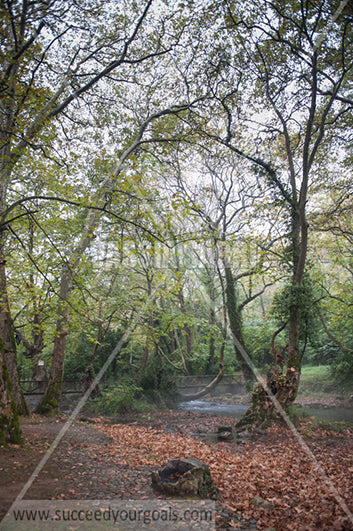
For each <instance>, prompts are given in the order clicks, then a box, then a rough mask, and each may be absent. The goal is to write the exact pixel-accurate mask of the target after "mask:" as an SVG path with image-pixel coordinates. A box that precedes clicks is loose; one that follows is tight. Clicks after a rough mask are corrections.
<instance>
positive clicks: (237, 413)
mask: <svg viewBox="0 0 353 531" xmlns="http://www.w3.org/2000/svg"><path fill="white" fill-rule="evenodd" d="M179 407H180V409H182V410H183V411H190V412H191V413H206V414H208V415H216V416H219V417H233V418H240V417H242V416H243V415H244V413H245V412H246V411H247V409H248V408H249V406H247V405H244V404H227V403H224V402H207V401H206V400H191V401H189V402H181V403H180V404H179ZM298 408H299V406H298ZM302 409H303V410H304V411H305V412H306V413H308V414H309V415H310V416H312V417H315V418H317V419H321V420H328V421H331V422H340V421H345V422H352V423H353V405H352V407H340V406H339V407H325V406H323V407H318V406H305V407H304V406H303V407H302Z"/></svg>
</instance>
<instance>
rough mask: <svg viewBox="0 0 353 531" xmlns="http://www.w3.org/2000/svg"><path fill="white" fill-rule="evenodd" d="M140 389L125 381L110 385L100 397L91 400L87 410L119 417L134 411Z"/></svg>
mask: <svg viewBox="0 0 353 531" xmlns="http://www.w3.org/2000/svg"><path fill="white" fill-rule="evenodd" d="M140 393H141V387H138V386H137V385H135V384H134V383H131V382H128V381H125V382H121V383H116V384H111V385H110V386H109V387H107V388H106V389H104V390H103V391H102V393H101V396H100V397H98V398H95V399H94V400H92V402H91V403H90V405H89V409H90V410H91V411H94V412H95V413H98V414H100V415H109V416H114V415H121V414H127V413H132V412H133V411H135V410H136V404H137V398H138V397H139V396H140Z"/></svg>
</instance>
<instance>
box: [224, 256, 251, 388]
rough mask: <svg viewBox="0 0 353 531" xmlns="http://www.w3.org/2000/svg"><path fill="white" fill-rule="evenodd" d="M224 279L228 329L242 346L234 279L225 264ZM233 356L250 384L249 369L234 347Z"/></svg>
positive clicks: (242, 340) (240, 321)
mask: <svg viewBox="0 0 353 531" xmlns="http://www.w3.org/2000/svg"><path fill="white" fill-rule="evenodd" d="M224 262H225V261H224ZM224 271H225V279H226V304H227V313H228V321H229V327H230V329H231V332H232V334H233V335H234V336H235V337H236V338H237V339H238V341H239V342H240V343H241V344H242V345H243V346H244V338H243V330H242V319H241V314H240V311H239V304H238V300H237V294H236V290H235V283H234V277H233V273H232V270H231V268H230V267H229V265H228V264H227V263H224ZM234 348H235V355H236V358H237V360H238V362H239V364H240V368H241V371H242V373H243V376H244V379H245V382H251V381H252V380H253V379H254V375H253V372H252V370H251V367H250V366H249V365H248V363H247V361H246V360H245V359H244V357H243V355H242V353H241V352H240V351H239V349H238V348H237V347H236V346H234Z"/></svg>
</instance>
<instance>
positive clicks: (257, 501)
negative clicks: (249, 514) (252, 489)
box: [250, 496, 275, 511]
mask: <svg viewBox="0 0 353 531" xmlns="http://www.w3.org/2000/svg"><path fill="white" fill-rule="evenodd" d="M250 505H255V507H260V508H261V509H268V510H269V511H273V509H274V508H275V507H274V505H272V503H270V502H268V501H266V500H264V499H263V498H261V496H255V497H254V498H253V499H252V500H251V502H250Z"/></svg>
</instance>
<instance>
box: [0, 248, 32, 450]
mask: <svg viewBox="0 0 353 531" xmlns="http://www.w3.org/2000/svg"><path fill="white" fill-rule="evenodd" d="M5 263H6V260H5V256H4V253H3V250H1V252H0V338H1V340H0V442H1V443H6V442H7V441H9V442H14V443H18V442H20V439H21V431H20V427H19V421H18V415H19V414H28V409H27V406H26V402H25V400H24V397H23V393H22V391H21V388H20V384H19V378H18V370H17V365H16V342H15V336H14V329H13V325H12V320H11V315H10V309H9V304H8V299H7V287H6V270H5Z"/></svg>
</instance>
